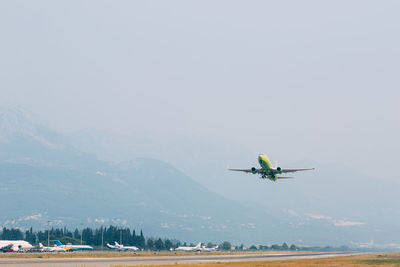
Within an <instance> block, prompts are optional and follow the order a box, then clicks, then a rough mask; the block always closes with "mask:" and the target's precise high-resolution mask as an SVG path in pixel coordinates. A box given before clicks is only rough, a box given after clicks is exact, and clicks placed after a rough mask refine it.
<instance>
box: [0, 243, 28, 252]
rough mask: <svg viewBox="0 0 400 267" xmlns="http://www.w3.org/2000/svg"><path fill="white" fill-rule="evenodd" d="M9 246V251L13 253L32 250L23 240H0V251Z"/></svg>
mask: <svg viewBox="0 0 400 267" xmlns="http://www.w3.org/2000/svg"><path fill="white" fill-rule="evenodd" d="M10 244H12V246H11V250H12V251H13V252H24V251H28V250H30V249H31V248H33V246H32V245H31V244H29V242H27V241H25V240H0V249H1V248H2V247H6V246H9V245H10Z"/></svg>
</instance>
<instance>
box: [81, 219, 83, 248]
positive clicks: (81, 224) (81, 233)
mask: <svg viewBox="0 0 400 267" xmlns="http://www.w3.org/2000/svg"><path fill="white" fill-rule="evenodd" d="M82 226H83V224H82V223H81V227H82ZM81 229H82V230H81V245H82V238H83V237H82V236H83V227H82V228H81Z"/></svg>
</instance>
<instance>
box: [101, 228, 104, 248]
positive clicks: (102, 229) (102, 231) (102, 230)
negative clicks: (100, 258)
mask: <svg viewBox="0 0 400 267" xmlns="http://www.w3.org/2000/svg"><path fill="white" fill-rule="evenodd" d="M103 234H104V228H103V225H102V226H101V251H103V243H104V241H103Z"/></svg>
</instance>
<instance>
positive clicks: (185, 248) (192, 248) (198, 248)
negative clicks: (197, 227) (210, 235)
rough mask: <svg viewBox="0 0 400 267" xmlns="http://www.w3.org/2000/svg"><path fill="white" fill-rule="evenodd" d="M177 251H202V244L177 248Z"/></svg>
mask: <svg viewBox="0 0 400 267" xmlns="http://www.w3.org/2000/svg"><path fill="white" fill-rule="evenodd" d="M175 250H176V251H201V243H198V244H197V245H196V246H194V247H177V248H176V249H175Z"/></svg>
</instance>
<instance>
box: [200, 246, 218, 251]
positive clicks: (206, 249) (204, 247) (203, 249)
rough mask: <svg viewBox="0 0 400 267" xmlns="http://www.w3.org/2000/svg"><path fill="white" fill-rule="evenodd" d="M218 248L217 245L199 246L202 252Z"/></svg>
mask: <svg viewBox="0 0 400 267" xmlns="http://www.w3.org/2000/svg"><path fill="white" fill-rule="evenodd" d="M217 249H218V246H215V247H213V248H207V247H206V246H202V247H201V251H202V252H211V251H216V250H217Z"/></svg>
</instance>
